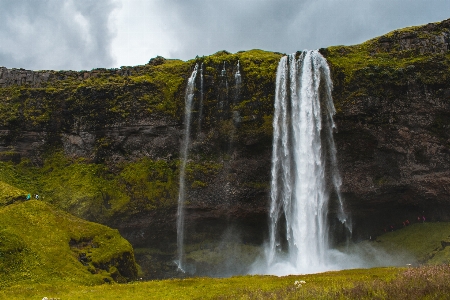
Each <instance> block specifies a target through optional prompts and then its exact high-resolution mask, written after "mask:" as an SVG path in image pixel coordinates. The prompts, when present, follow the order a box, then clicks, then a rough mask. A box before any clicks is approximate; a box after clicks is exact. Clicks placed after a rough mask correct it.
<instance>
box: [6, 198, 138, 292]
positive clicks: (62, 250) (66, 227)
mask: <svg viewBox="0 0 450 300" xmlns="http://www.w3.org/2000/svg"><path fill="white" fill-rule="evenodd" d="M0 220H1V221H0V237H1V239H0V269H1V270H2V272H0V287H6V286H10V285H13V284H20V283H25V282H28V283H34V284H35V283H50V282H62V281H66V282H73V283H77V284H86V285H92V284H101V283H103V282H104V279H105V278H106V279H107V280H112V277H111V276H112V274H111V273H109V272H108V270H109V268H110V267H116V268H117V269H118V270H119V271H118V272H119V273H122V276H125V277H128V278H130V279H131V278H134V277H136V276H137V266H136V264H135V262H134V256H133V249H132V248H131V245H130V244H129V243H128V242H127V241H126V240H124V239H123V238H121V237H120V235H119V233H118V231H117V230H113V229H110V228H108V227H106V226H103V225H100V224H95V223H91V222H87V221H84V220H81V219H78V218H76V217H74V216H71V215H69V214H67V213H64V212H62V211H60V210H57V209H55V208H53V207H52V206H50V205H48V204H45V203H44V202H42V201H36V200H30V201H26V202H23V203H20V204H12V205H9V206H6V207H4V208H0ZM80 240H90V241H93V243H95V248H92V249H90V253H89V258H90V260H89V261H86V264H91V266H93V268H91V269H90V270H89V268H88V266H86V265H83V261H82V260H79V259H80V256H79V255H78V254H79V252H80V251H81V249H82V248H80V249H78V251H74V250H73V249H72V247H71V244H73V243H72V242H73V241H80Z"/></svg>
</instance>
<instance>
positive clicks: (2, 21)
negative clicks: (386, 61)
mask: <svg viewBox="0 0 450 300" xmlns="http://www.w3.org/2000/svg"><path fill="white" fill-rule="evenodd" d="M447 18H450V0H65V1H63V0H0V66H5V67H8V68H25V69H32V70H42V69H54V70H62V69H72V70H90V69H92V68H98V67H105V68H112V67H120V66H128V65H138V64H145V63H147V62H148V61H149V59H150V58H152V57H155V56H157V55H161V56H164V57H166V58H179V59H183V60H188V59H192V58H195V56H196V55H198V56H202V55H210V54H213V53H215V52H217V51H219V50H227V51H230V52H237V51H239V50H250V49H255V48H259V49H264V50H270V51H278V52H283V53H291V52H294V51H297V50H303V49H316V48H320V47H327V46H332V45H351V44H357V43H361V42H363V41H365V40H368V39H370V38H373V37H376V36H379V35H382V34H385V33H387V32H389V31H391V30H394V29H398V28H402V27H406V26H414V25H421V24H426V23H430V22H437V21H442V20H444V19H447Z"/></svg>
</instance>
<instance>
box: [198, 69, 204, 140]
mask: <svg viewBox="0 0 450 300" xmlns="http://www.w3.org/2000/svg"><path fill="white" fill-rule="evenodd" d="M198 106H199V107H198V131H197V132H198V134H200V133H201V131H202V118H203V63H202V64H201V65H200V103H199V105H198Z"/></svg>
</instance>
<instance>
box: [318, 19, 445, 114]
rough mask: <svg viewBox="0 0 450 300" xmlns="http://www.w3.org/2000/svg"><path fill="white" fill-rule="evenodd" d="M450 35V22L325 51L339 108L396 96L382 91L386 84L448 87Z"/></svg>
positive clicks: (405, 30) (420, 27) (407, 30)
mask: <svg viewBox="0 0 450 300" xmlns="http://www.w3.org/2000/svg"><path fill="white" fill-rule="evenodd" d="M449 35H450V20H446V21H443V22H440V23H435V24H428V25H426V26H415V27H408V28H404V29H400V30H395V31H392V32H390V33H387V34H386V35H383V36H381V37H377V38H374V39H371V40H369V41H367V42H364V43H362V44H359V45H354V46H333V47H329V48H326V49H321V52H322V54H323V55H324V56H325V57H326V58H327V60H328V63H329V64H330V67H331V70H332V77H333V82H334V86H335V89H334V91H333V97H334V100H335V102H336V106H337V109H338V110H339V109H340V108H341V106H342V104H344V103H345V102H348V103H354V101H355V99H357V98H360V97H367V96H370V97H385V98H387V99H389V98H392V97H396V95H390V94H387V91H388V90H389V89H383V88H382V87H383V86H386V85H389V86H392V85H394V86H398V87H402V86H407V85H408V84H410V83H421V84H428V85H434V86H439V85H444V84H446V83H447V82H448V80H449V79H450V53H449V52H448V41H446V39H448V36H449ZM441 92H442V90H441Z"/></svg>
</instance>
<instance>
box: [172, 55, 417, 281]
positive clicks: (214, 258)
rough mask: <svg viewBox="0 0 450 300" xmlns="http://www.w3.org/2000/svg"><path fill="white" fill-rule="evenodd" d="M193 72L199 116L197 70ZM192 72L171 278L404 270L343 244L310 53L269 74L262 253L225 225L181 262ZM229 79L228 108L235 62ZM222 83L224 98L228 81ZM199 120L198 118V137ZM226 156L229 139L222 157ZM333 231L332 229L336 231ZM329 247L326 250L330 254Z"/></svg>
mask: <svg viewBox="0 0 450 300" xmlns="http://www.w3.org/2000/svg"><path fill="white" fill-rule="evenodd" d="M200 66H201V67H200V70H199V71H200V100H199V101H200V109H199V110H200V111H201V110H202V104H203V64H201V65H200ZM197 69H198V64H197V65H196V66H195V68H194V70H193V72H192V74H191V76H190V78H189V80H188V83H187V87H186V94H185V102H186V103H185V122H184V126H185V128H184V136H183V141H182V147H181V153H180V156H181V164H180V183H179V184H180V191H179V198H178V214H177V255H178V257H177V260H176V261H175V263H176V265H177V267H178V270H179V271H181V272H182V273H183V274H185V275H197V276H198V275H202V276H213V277H229V276H232V275H238V274H270V275H278V276H283V275H289V274H307V273H318V272H324V271H329V270H341V269H351V268H368V267H376V266H393V265H404V264H406V263H408V262H410V260H409V259H410V258H409V257H408V256H407V255H404V254H401V253H399V254H394V255H393V254H390V253H386V252H385V251H383V250H380V248H379V247H373V246H372V245H371V243H370V242H362V243H358V244H354V243H351V242H350V235H351V229H352V228H351V222H350V217H349V215H348V214H347V213H346V210H345V203H344V199H343V198H342V196H341V193H340V186H341V178H340V175H339V171H338V166H337V160H336V147H335V144H334V140H333V131H334V130H335V124H334V121H333V116H334V114H335V108H334V104H333V99H332V96H331V92H332V81H331V77H330V70H329V68H328V64H327V62H326V60H325V58H324V57H323V56H322V55H321V54H320V53H319V52H318V51H303V52H297V53H295V54H291V55H289V56H284V57H282V58H281V60H280V62H279V65H278V68H277V76H276V90H275V103H274V115H273V145H272V168H271V191H270V211H269V222H268V227H269V231H268V238H267V241H266V242H265V243H264V244H263V245H249V244H244V243H243V242H242V239H241V234H242V232H240V229H239V228H237V227H234V226H232V225H228V227H227V228H226V229H225V231H223V232H222V233H221V234H220V238H219V237H218V240H216V242H215V243H211V241H205V242H204V243H201V244H202V246H201V249H200V250H196V251H188V252H189V256H190V258H191V259H190V260H189V261H186V258H185V257H186V253H185V248H184V234H185V233H184V222H185V220H184V219H185V216H184V202H185V200H186V199H185V198H186V190H185V168H186V161H187V159H188V156H189V150H188V149H189V143H190V130H191V129H190V127H191V113H192V105H193V100H194V99H193V98H194V91H195V88H196V87H195V81H196V77H197ZM224 76H225V77H226V71H225V64H224V66H223V69H222V71H221V77H224ZM234 77H235V78H234V79H235V91H236V93H235V94H234V95H233V96H232V98H233V99H232V102H233V105H234V104H236V103H237V102H238V101H239V99H238V98H239V90H240V87H241V84H242V78H241V74H240V71H239V61H238V62H237V71H236V73H235V75H234ZM224 80H225V83H226V91H228V81H227V80H226V78H224ZM226 94H228V92H227V93H226ZM225 97H228V96H225ZM219 104H220V103H219ZM232 113H233V119H235V118H236V120H238V118H237V117H238V112H237V111H236V112H234V111H233V112H232ZM235 115H236V116H235ZM201 119H202V115H201V114H200V115H199V120H198V125H199V130H198V131H199V132H200V129H201V127H200V126H201ZM236 122H237V121H236ZM231 135H232V136H234V133H233V134H231ZM232 148H233V146H232V139H230V145H229V147H228V152H229V153H228V154H230V153H231V152H232ZM226 169H227V168H226V167H225V168H224V170H226ZM224 184H228V183H224ZM223 201H227V195H223ZM330 208H332V209H330ZM336 227H338V228H339V229H338V230H337V231H336V230H335V229H336ZM330 228H332V230H330ZM335 234H337V235H340V236H341V238H340V244H339V246H338V247H337V248H335V249H333V247H332V244H333V243H331V242H330V241H331V240H332V241H336V239H335V236H334V235H335ZM342 236H344V238H342ZM335 244H336V243H334V245H333V246H335V247H336V245H335ZM192 257H197V259H196V260H194V261H193V260H192Z"/></svg>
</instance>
